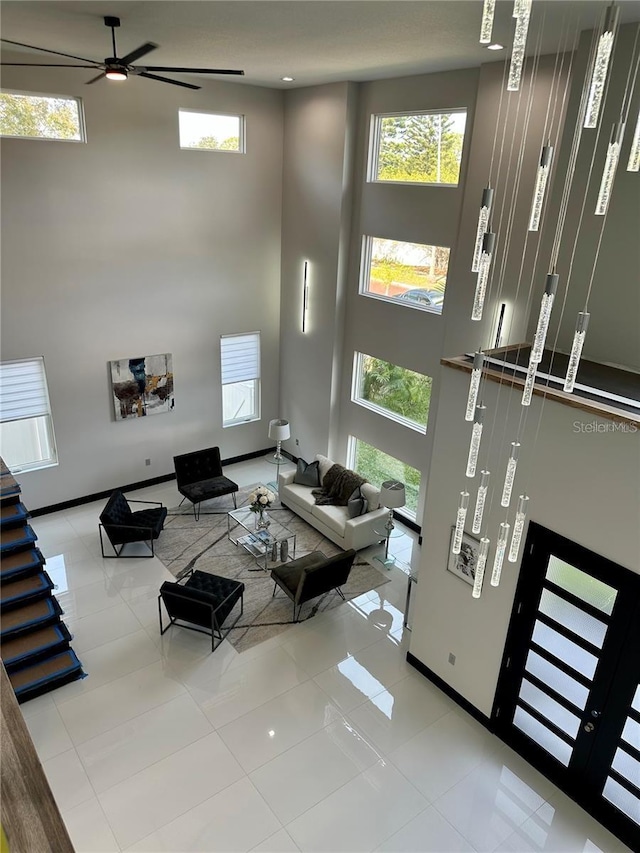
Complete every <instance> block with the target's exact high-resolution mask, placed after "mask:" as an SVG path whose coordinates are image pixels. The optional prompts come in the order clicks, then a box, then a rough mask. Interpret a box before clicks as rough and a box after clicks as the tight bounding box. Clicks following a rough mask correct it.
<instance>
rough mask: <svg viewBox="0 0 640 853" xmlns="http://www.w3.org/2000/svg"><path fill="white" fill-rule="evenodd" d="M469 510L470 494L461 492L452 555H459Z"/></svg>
mask: <svg viewBox="0 0 640 853" xmlns="http://www.w3.org/2000/svg"><path fill="white" fill-rule="evenodd" d="M468 508H469V492H460V501H459V502H458V511H457V513H456V529H455V532H454V534H453V545H452V546H451V553H452V554H459V553H460V548H461V547H462V534H463V533H464V523H465V520H466V518H467V510H468Z"/></svg>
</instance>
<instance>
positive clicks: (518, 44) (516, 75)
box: [507, 0, 531, 92]
mask: <svg viewBox="0 0 640 853" xmlns="http://www.w3.org/2000/svg"><path fill="white" fill-rule="evenodd" d="M515 13H516V10H515V7H514V17H515ZM530 17H531V0H520V3H519V4H518V16H517V19H516V31H515V35H514V37H513V48H512V50H511V64H510V65H509V80H508V81H507V91H508V92H517V91H518V89H519V88H520V80H521V78H522V65H523V63H524V51H525V48H526V46H527V32H528V31H529V18H530Z"/></svg>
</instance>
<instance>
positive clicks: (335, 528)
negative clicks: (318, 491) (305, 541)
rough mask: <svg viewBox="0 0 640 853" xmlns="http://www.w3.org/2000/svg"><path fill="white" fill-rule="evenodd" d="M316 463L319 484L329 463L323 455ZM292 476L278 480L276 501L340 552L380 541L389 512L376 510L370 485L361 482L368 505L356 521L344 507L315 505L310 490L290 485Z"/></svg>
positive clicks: (377, 498)
mask: <svg viewBox="0 0 640 853" xmlns="http://www.w3.org/2000/svg"><path fill="white" fill-rule="evenodd" d="M316 460H319V461H320V482H321V483H322V478H323V477H324V475H325V474H326V472H327V471H328V469H329V468H330V467H331V465H333V462H332V461H331V460H330V459H327V457H324V456H316ZM295 474H296V472H295V471H287V472H286V473H282V474H280V476H279V478H278V496H279V498H280V502H281V503H282V504H284V505H285V506H287V507H288V508H289V509H291V510H293V512H295V514H296V515H299V516H300V518H303V519H304V520H305V521H306V522H307V523H308V524H310V525H311V526H312V527H315V529H316V530H318V531H320V533H322V535H323V536H326V537H327V539H330V540H331V541H332V542H335V544H336V545H339V546H340V548H343V549H344V550H347V549H349V548H353V549H354V550H356V551H358V550H360V548H366V547H367V546H368V545H374V544H375V543H376V542H380V541H381V540H382V539H383V538H384V526H385V524H386V521H387V517H388V515H389V510H388V509H386V508H385V507H380V490H379V489H378V488H376V487H375V486H373V485H372V484H371V483H365V484H364V485H363V486H362V489H361V491H362V494H363V496H364V497H365V498H366V499H367V501H368V504H369V508H368V511H367V512H366V513H365V514H364V515H359V516H357V517H356V518H349V512H348V510H347V507H346V506H318V505H317V504H316V503H315V499H314V497H313V495H312V494H311V492H312V491H313V487H312V486H302V485H299V484H298V483H294V482H293V478H294V477H295ZM376 530H377V531H378V532H377V533H376ZM380 531H382V533H381V532H380Z"/></svg>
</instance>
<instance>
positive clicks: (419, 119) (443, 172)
mask: <svg viewBox="0 0 640 853" xmlns="http://www.w3.org/2000/svg"><path fill="white" fill-rule="evenodd" d="M462 141H463V134H462V133H459V132H458V131H456V130H454V128H453V118H452V116H451V115H448V114H446V113H445V114H437V115H412V116H385V117H384V118H383V119H382V126H381V133H380V149H379V158H378V179H379V180H381V181H416V182H423V183H439V184H457V183H458V176H459V174H460V160H461V157H462Z"/></svg>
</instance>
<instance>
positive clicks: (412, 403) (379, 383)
mask: <svg viewBox="0 0 640 853" xmlns="http://www.w3.org/2000/svg"><path fill="white" fill-rule="evenodd" d="M351 399H352V400H353V401H354V402H355V403H359V404H360V405H362V406H366V408H369V409H374V410H375V411H377V412H378V413H379V414H381V415H384V416H385V417H388V418H392V419H393V420H395V421H399V422H400V423H403V424H404V425H405V426H408V427H411V428H412V429H415V430H418V431H419V432H423V433H425V432H426V431H427V418H428V416H429V403H430V401H431V377H430V376H426V375H425V374H423V373H416V372H415V371H414V370H408V369H407V368H406V367H399V366H398V365H397V364H391V363H390V362H388V361H383V360H382V359H381V358H374V357H373V356H371V355H365V354H364V353H363V352H357V353H356V354H355V359H354V369H353V387H352V392H351Z"/></svg>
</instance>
